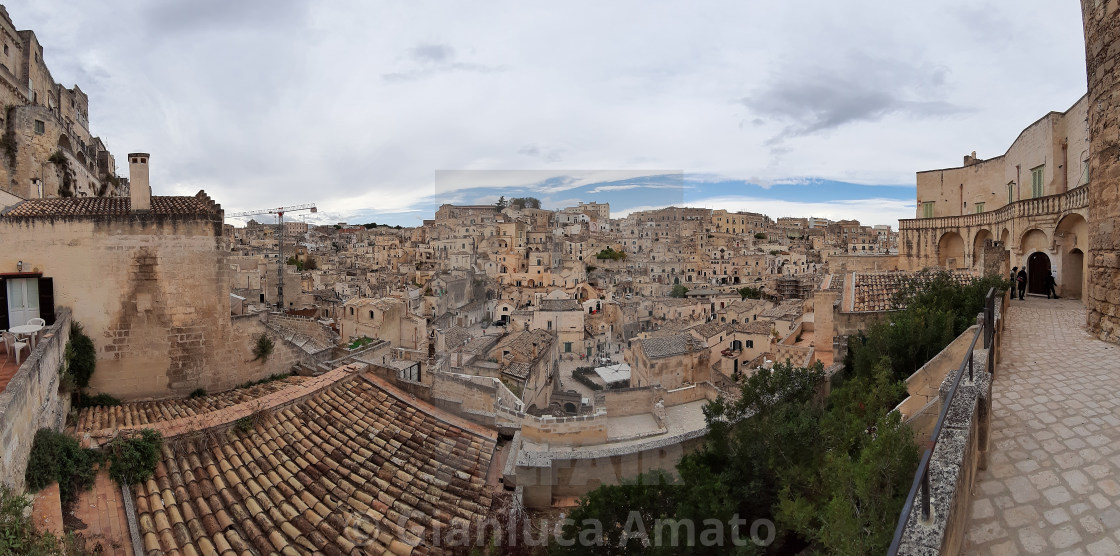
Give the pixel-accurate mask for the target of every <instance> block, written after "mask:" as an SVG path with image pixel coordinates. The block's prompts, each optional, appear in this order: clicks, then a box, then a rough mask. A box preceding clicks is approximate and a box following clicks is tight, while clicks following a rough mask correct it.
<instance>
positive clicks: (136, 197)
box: [128, 153, 152, 212]
mask: <svg viewBox="0 0 1120 556" xmlns="http://www.w3.org/2000/svg"><path fill="white" fill-rule="evenodd" d="M150 156H151V155H149V154H148V153H130V154H129V155H128V193H129V199H130V200H131V202H132V212H148V211H149V210H151V208H152V188H151V186H149V185H148V157H150Z"/></svg>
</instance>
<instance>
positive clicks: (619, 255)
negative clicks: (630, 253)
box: [595, 247, 626, 261]
mask: <svg viewBox="0 0 1120 556" xmlns="http://www.w3.org/2000/svg"><path fill="white" fill-rule="evenodd" d="M595 258H596V259H599V260H606V259H610V260H612V261H620V260H623V259H625V258H626V252H625V251H615V250H614V249H612V248H610V247H607V248H606V249H603V250H602V251H599V253H598V254H596V255H595Z"/></svg>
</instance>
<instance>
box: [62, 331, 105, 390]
mask: <svg viewBox="0 0 1120 556" xmlns="http://www.w3.org/2000/svg"><path fill="white" fill-rule="evenodd" d="M64 356H65V359H66V369H67V372H68V373H69V374H70V376H72V377H74V384H75V385H77V386H78V388H86V387H88V386H89V379H90V378H91V377H92V376H93V371H94V369H95V368H96V366H97V348H95V347H94V346H93V340H91V339H90V337H89V336H86V334H85V332H84V331H83V330H82V325H81V324H78V322H77V321H72V322H71V323H70V341H69V342H66V352H65V355H64Z"/></svg>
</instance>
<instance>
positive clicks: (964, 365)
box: [887, 288, 998, 556]
mask: <svg viewBox="0 0 1120 556" xmlns="http://www.w3.org/2000/svg"><path fill="white" fill-rule="evenodd" d="M997 298H998V295H997V293H996V289H995V288H992V289H990V290H988V294H987V296H985V298H984V312H983V313H981V314H982V315H983V324H982V326H980V328H978V329H977V330H976V335H975V336H973V338H972V342H971V343H970V344H969V345H968V353H967V355H965V356H964V359H963V360H962V361H961V364H960V367H958V368H957V374H956V377H954V378H953V386H952V387H950V389H949V395H948V396H946V398H945V401H944V402H943V403H942V404H941V412H940V413H939V414H938V416H937V423H936V424H935V425H934V426H933V432H931V433H930V435H929V443H928V446H927V448H926V450H925V452H924V453H923V454H922V460H921V463H919V464H918V470H917V471H915V472H914V482H913V483H912V484H911V486H910V494H909V495H907V497H906V503H905V504H904V505H903V506H902V512H901V514H900V515H899V517H898V525H897V526H896V527H895V530H894V539H893V540H892V541H891V546H890V549H889V550H888V551H887V554H888V555H889V556H894V555H896V554H898V549H899V545H900V544H901V543H902V534H903V532H904V531H905V530H906V523H907V522H908V521H909V520H910V514H911V513H912V512H913V511H914V505H915V504H917V505H918V506H919V510H920V511H921V513H922V521H923V522H928V521H929V518H930V515H931V508H930V504H931V502H930V484H929V464H930V460H932V459H933V450H934V449H935V448H936V447H937V441H938V439H939V437H940V436H941V429H942V427H943V426H944V425H945V416H946V415H948V414H949V407H950V406H952V405H953V399H954V398H955V397H956V395H957V389H958V388H959V387H960V385H961V379H962V378H964V375H965V373H966V372H967V373H968V380H969V382H972V380H973V378H974V377H973V358H974V352H975V351H976V343H977V342H978V341H979V340H980V338H981V337H983V338H984V348H985V349H987V350H988V360H987V366H986V367H985V368H986V369H987V370H988V372H991V371H992V369H993V364H994V363H995V352H996V350H995V349H993V347H994V346H992V342H994V341H995V333H996V327H995V313H996V305H995V304H996V299H997ZM977 316H980V315H977Z"/></svg>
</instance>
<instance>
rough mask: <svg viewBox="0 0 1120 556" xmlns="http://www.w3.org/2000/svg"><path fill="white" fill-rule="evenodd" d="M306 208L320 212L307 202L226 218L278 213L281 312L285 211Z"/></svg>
mask: <svg viewBox="0 0 1120 556" xmlns="http://www.w3.org/2000/svg"><path fill="white" fill-rule="evenodd" d="M305 210H309V211H311V212H313V213H314V212H319V209H317V208H315V203H307V204H303V205H293V206H290V207H279V208H274V209H262V210H250V211H248V212H235V213H232V214H227V215H226V218H236V217H241V216H255V215H258V214H275V215H276V222H277V227H278V228H279V233H280V238H279V241H277V245H279V251H278V252H277V257H278V258H279V261H277V262H279V263H280V264H278V265H277V266H276V308H277V309H279V310H280V312H283V311H284V213H285V212H300V211H305Z"/></svg>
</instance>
